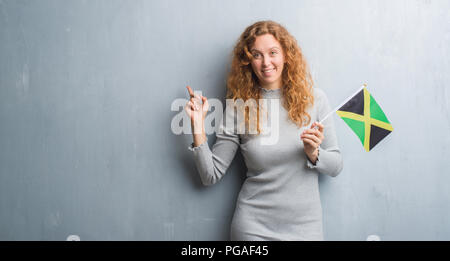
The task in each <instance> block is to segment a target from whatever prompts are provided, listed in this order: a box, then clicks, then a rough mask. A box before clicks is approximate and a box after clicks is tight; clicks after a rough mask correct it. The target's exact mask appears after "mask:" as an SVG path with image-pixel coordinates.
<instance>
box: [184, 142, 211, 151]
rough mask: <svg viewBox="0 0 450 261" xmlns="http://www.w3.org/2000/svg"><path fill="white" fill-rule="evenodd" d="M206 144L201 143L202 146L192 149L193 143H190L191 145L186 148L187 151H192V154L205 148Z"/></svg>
mask: <svg viewBox="0 0 450 261" xmlns="http://www.w3.org/2000/svg"><path fill="white" fill-rule="evenodd" d="M206 144H208V142H207V141H205V142H203V143H202V144H200V145H198V146H197V147H194V143H193V142H192V143H191V145H190V146H189V147H188V150H190V151H193V152H195V151H199V150H201V149H204V148H205V146H207V145H206Z"/></svg>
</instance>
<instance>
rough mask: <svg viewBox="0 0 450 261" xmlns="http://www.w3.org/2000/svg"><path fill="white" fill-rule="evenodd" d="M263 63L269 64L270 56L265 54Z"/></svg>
mask: <svg viewBox="0 0 450 261" xmlns="http://www.w3.org/2000/svg"><path fill="white" fill-rule="evenodd" d="M263 65H264V66H269V65H270V57H267V56H265V57H264V59H263Z"/></svg>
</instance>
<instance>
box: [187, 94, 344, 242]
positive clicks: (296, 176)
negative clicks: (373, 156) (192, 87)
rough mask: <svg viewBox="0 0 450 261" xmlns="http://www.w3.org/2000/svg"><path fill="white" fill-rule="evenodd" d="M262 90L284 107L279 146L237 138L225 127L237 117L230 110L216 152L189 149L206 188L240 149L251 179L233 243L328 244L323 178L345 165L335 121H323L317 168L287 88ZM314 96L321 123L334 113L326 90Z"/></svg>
mask: <svg viewBox="0 0 450 261" xmlns="http://www.w3.org/2000/svg"><path fill="white" fill-rule="evenodd" d="M261 92H262V97H263V98H265V99H276V100H275V102H277V103H278V104H279V106H278V108H279V114H278V118H277V119H272V118H271V117H272V115H271V114H270V113H269V115H268V117H269V118H268V120H269V122H271V121H273V120H275V121H278V123H279V139H278V142H277V143H275V144H274V145H263V143H261V139H262V138H264V135H253V136H252V135H243V134H242V135H241V134H237V133H236V128H235V127H231V128H229V127H227V126H226V125H225V124H224V122H226V121H225V118H226V117H235V115H234V113H233V112H232V111H231V110H227V109H226V110H225V112H224V119H223V121H222V123H221V126H220V128H221V130H223V131H222V133H219V132H218V133H217V134H216V137H217V140H216V142H215V144H214V145H213V147H212V150H211V149H210V148H209V146H208V143H207V142H204V143H203V144H201V145H200V146H198V147H193V146H192V145H191V146H190V147H189V149H190V150H191V151H192V152H193V155H194V160H195V163H196V166H197V169H198V172H199V174H200V178H201V180H202V182H203V184H205V185H212V184H215V183H216V182H218V181H219V180H220V179H221V178H222V177H223V176H224V175H225V173H226V170H227V169H228V167H229V165H230V164H231V161H232V160H233V158H234V156H235V154H236V151H237V149H238V148H240V149H241V152H242V155H243V156H244V160H245V164H246V166H247V177H246V179H245V181H244V183H243V185H242V188H241V191H240V193H239V196H238V199H237V202H236V209H235V212H234V216H233V220H232V223H231V233H230V237H231V240H323V229H322V207H321V202H320V194H319V184H318V175H319V173H322V174H326V175H329V176H332V177H334V176H337V175H338V174H339V173H340V171H341V170H342V165H343V164H342V157H341V154H340V150H339V148H338V144H337V138H336V134H335V130H334V123H333V119H332V117H329V118H328V119H327V120H325V121H324V122H323V125H324V140H323V142H322V144H321V145H320V147H319V157H318V161H317V162H316V164H315V165H314V164H312V163H311V162H310V161H309V159H308V157H307V156H306V154H305V152H304V150H303V142H302V141H301V139H300V135H301V132H302V131H303V130H304V129H305V127H302V128H299V127H298V126H297V125H295V124H294V123H293V122H292V121H290V120H289V118H288V114H287V111H286V110H285V108H284V107H283V106H282V100H281V99H282V95H281V89H278V90H265V89H261ZM314 98H315V102H314V106H312V107H310V108H309V109H308V113H309V115H310V116H311V121H312V122H313V121H320V120H321V119H323V117H325V115H326V114H327V113H328V112H329V111H330V110H331V108H330V106H329V103H328V99H327V97H326V95H325V93H324V92H323V91H322V90H320V89H317V88H314ZM268 104H270V103H268ZM268 108H269V110H270V107H268ZM269 126H271V125H269Z"/></svg>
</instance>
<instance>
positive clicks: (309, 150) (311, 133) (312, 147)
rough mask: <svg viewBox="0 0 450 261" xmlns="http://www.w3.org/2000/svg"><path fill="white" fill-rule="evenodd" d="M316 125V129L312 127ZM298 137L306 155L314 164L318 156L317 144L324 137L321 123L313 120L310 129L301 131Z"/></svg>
mask: <svg viewBox="0 0 450 261" xmlns="http://www.w3.org/2000/svg"><path fill="white" fill-rule="evenodd" d="M316 126H317V127H318V129H315V128H314V127H316ZM300 138H301V140H302V141H303V146H304V151H305V153H306V156H308V158H309V159H310V160H311V162H312V163H314V164H315V163H316V161H317V158H318V156H319V145H320V144H321V143H322V141H323V139H324V136H323V125H322V124H321V123H318V122H314V123H313V124H312V125H311V128H310V129H307V130H305V131H303V132H302V134H301V135H300Z"/></svg>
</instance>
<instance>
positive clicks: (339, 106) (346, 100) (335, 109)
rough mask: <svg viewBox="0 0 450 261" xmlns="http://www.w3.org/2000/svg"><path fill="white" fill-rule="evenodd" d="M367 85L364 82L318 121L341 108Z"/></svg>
mask: <svg viewBox="0 0 450 261" xmlns="http://www.w3.org/2000/svg"><path fill="white" fill-rule="evenodd" d="M365 87H367V83H364V84H363V85H362V86H361V87H360V88H359V89H358V90H357V91H356V92H355V93H354V94H352V95H350V96H349V97H348V98H347V99H345V101H344V102H342V103H341V104H339V105H338V106H337V107H336V108H334V110H332V111H330V112H329V113H328V114H327V115H326V116H325V118H323V119H322V120H321V121H319V123H322V122H323V121H325V120H326V119H327V118H328V117H329V116H330V115H331V114H333V113H334V112H336V111H337V110H338V109H339V108H341V107H342V106H343V105H344V104H346V103H347V102H348V101H349V100H350V99H351V98H353V96H355V95H356V94H358V93H359V92H360V91H361V90H362V89H363V88H365Z"/></svg>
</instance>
